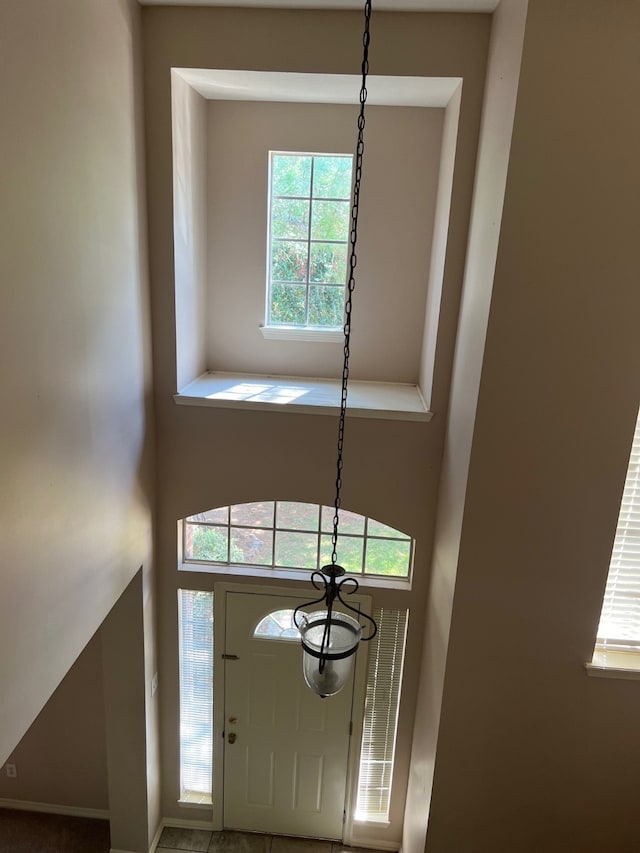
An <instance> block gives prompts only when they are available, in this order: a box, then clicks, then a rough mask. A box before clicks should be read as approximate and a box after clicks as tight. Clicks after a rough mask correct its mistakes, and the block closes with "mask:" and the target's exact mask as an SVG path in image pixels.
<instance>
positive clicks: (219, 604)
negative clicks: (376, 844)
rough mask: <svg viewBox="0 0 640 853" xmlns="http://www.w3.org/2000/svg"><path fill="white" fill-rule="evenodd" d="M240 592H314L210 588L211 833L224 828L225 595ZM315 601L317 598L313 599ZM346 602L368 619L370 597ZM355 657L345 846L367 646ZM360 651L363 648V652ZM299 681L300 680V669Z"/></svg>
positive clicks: (304, 593)
mask: <svg viewBox="0 0 640 853" xmlns="http://www.w3.org/2000/svg"><path fill="white" fill-rule="evenodd" d="M228 592H241V593H251V594H254V595H272V596H278V595H282V596H289V597H291V598H299V599H300V603H301V604H304V603H305V602H307V601H309V600H310V599H313V597H314V593H315V592H316V591H315V590H314V589H313V588H312V587H309V586H305V587H301V586H296V587H281V586H272V585H271V584H269V583H265V584H257V583H227V582H225V581H222V582H219V583H215V584H214V587H213V608H214V616H213V648H214V659H213V660H214V676H213V697H214V698H213V797H212V799H213V829H214V830H222V829H223V828H224V746H225V741H224V739H223V736H222V735H223V732H224V724H225V683H224V680H225V679H224V672H225V668H224V666H223V663H224V661H223V658H222V654H223V652H224V647H225V637H226V613H227V606H226V605H227V593H228ZM315 597H317V595H316V596H315ZM350 600H352V601H354V602H357V603H358V604H360V606H361V607H362V611H363V612H364V613H367V614H368V615H371V604H372V601H371V596H369V595H366V594H361V593H360V592H359V591H358V593H357V594H355V595H354V596H353V597H352V598H351V599H350ZM360 646H361V647H360V648H359V649H358V651H357V653H356V655H355V661H354V679H353V703H352V708H351V720H352V723H353V727H352V731H351V736H350V739H349V756H348V759H347V784H346V793H345V803H344V809H345V820H344V824H343V839H342V840H343V843H344V844H346V845H349V844H350V843H351V841H352V833H353V812H354V809H355V805H356V797H357V784H358V768H359V764H360V748H361V744H362V724H363V716H364V701H365V690H366V674H367V659H368V648H367V646H368V643H361V644H360ZM363 647H364V648H363ZM299 677H300V678H302V677H303V676H302V666H300V671H299Z"/></svg>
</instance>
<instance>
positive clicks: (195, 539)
mask: <svg viewBox="0 0 640 853" xmlns="http://www.w3.org/2000/svg"><path fill="white" fill-rule="evenodd" d="M333 514H334V510H333V507H329V506H320V505H319V504H309V503H298V502H295V501H257V502H254V503H245V504H235V505H234V506H221V507H218V508H217V509H210V510H208V511H207V512H200V513H197V514H196V515H191V516H189V517H188V518H186V519H185V520H184V524H183V560H184V562H185V563H212V564H215V565H224V566H258V567H262V568H270V569H300V570H302V571H313V570H314V569H319V568H321V567H322V566H324V565H326V564H327V563H330V562H331V532H332V530H333ZM339 530H340V535H339V540H338V563H339V564H340V565H342V566H344V568H345V569H346V570H347V572H349V573H350V574H361V575H368V576H374V577H394V578H408V577H409V574H410V571H411V564H412V560H413V540H412V539H411V537H410V536H407V534H406V533H402V532H401V531H400V530H395V529H394V528H393V527H389V526H388V525H386V524H382V523H381V522H379V521H375V520H374V519H372V518H367V517H366V516H364V515H358V514H357V513H355V512H348V511H347V510H340V526H339Z"/></svg>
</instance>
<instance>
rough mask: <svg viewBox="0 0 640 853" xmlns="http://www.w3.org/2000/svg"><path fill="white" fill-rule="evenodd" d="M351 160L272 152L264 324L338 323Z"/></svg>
mask: <svg viewBox="0 0 640 853" xmlns="http://www.w3.org/2000/svg"><path fill="white" fill-rule="evenodd" d="M351 173H352V158H351V156H350V155H346V154H297V153H276V152H272V153H271V185H270V210H269V282H268V289H269V298H268V317H267V325H271V326H294V327H300V328H305V327H319V328H333V329H336V328H339V327H340V326H342V324H343V321H344V298H345V284H346V278H347V260H348V239H349V225H350V213H351Z"/></svg>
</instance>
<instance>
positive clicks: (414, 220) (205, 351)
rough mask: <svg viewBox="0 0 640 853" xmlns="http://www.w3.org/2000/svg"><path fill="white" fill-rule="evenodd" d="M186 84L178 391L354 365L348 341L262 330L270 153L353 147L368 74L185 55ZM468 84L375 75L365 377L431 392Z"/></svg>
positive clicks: (358, 297)
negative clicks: (204, 62) (294, 70)
mask: <svg viewBox="0 0 640 853" xmlns="http://www.w3.org/2000/svg"><path fill="white" fill-rule="evenodd" d="M171 82H172V122H173V169H174V176H173V187H174V254H175V300H176V357H177V385H178V388H177V390H180V389H182V388H184V387H185V386H186V385H188V384H189V383H190V382H192V381H193V380H194V379H196V378H197V377H198V376H200V375H201V374H203V373H205V372H206V371H225V372H233V373H239V374H256V373H258V374H275V375H284V376H286V375H295V376H299V377H325V378H329V379H332V378H337V377H339V376H340V373H341V368H342V344H341V343H335V342H326V341H321V342H314V341H306V340H305V341H290V340H286V341H283V340H267V339H265V338H264V337H263V335H262V333H261V326H262V324H263V323H264V314H265V293H266V274H267V269H266V264H267V225H268V180H269V174H268V157H269V151H270V150H277V151H307V152H319V153H351V152H353V150H354V147H355V140H356V118H357V112H358V107H357V103H358V92H359V82H360V81H359V77H358V76H356V75H325V74H289V73H275V72H270V73H262V72H251V71H228V70H227V71H215V70H205V69H172V80H171ZM460 86H461V81H460V80H459V79H457V78H446V79H445V78H437V79H434V78H395V77H372V78H370V80H369V86H368V91H369V100H368V106H367V113H366V119H367V125H366V132H365V161H364V169H363V183H362V195H361V206H360V224H359V231H358V266H357V278H356V292H355V295H354V321H353V328H352V358H351V377H352V378H353V379H360V380H369V381H377V382H395V383H409V384H413V385H419V386H420V388H421V390H422V392H423V395H424V396H425V399H426V400H427V402H428V398H429V393H430V383H431V374H432V367H433V365H432V361H433V353H434V351H435V336H436V332H437V320H438V314H439V305H440V293H441V285H442V262H441V259H442V258H444V248H445V246H444V243H445V242H446V233H447V222H448V214H449V206H450V195H451V179H452V173H453V160H454V153H455V133H448V134H447V133H443V126H444V125H445V119H446V118H447V116H446V113H447V111H449V112H453V113H455V115H454V119H455V122H457V111H458V108H459V100H460V99H459V91H460ZM448 118H449V124H451V121H450V119H451V116H450V115H449V116H448ZM455 122H454V123H455ZM430 362H431V363H430Z"/></svg>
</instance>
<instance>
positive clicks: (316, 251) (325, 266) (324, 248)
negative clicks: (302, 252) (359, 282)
mask: <svg viewBox="0 0 640 853" xmlns="http://www.w3.org/2000/svg"><path fill="white" fill-rule="evenodd" d="M274 278H275V276H274ZM346 279H347V246H346V245H340V244H335V243H312V244H311V257H310V268H309V281H317V282H321V283H323V284H344V283H345V282H346Z"/></svg>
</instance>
